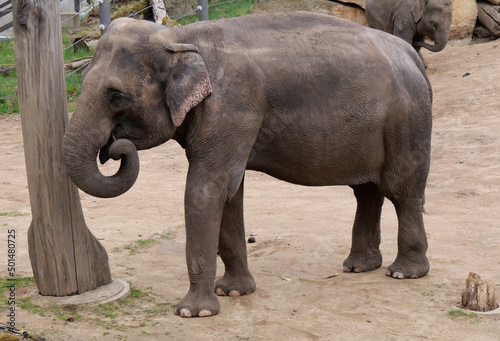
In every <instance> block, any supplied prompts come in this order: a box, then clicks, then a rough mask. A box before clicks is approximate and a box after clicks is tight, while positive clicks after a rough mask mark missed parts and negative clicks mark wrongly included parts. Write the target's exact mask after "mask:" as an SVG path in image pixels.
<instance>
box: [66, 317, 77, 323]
mask: <svg viewBox="0 0 500 341" xmlns="http://www.w3.org/2000/svg"><path fill="white" fill-rule="evenodd" d="M66 321H68V322H75V318H74V317H73V316H70V317H68V318H67V319H66Z"/></svg>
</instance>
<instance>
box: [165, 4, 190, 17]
mask: <svg viewBox="0 0 500 341" xmlns="http://www.w3.org/2000/svg"><path fill="white" fill-rule="evenodd" d="M196 6H198V2H197V1H196V0H190V1H187V0H165V8H166V9H167V13H168V16H169V17H170V19H176V18H178V17H180V16H182V15H184V14H186V13H189V12H191V11H193V10H194V9H195V8H196Z"/></svg>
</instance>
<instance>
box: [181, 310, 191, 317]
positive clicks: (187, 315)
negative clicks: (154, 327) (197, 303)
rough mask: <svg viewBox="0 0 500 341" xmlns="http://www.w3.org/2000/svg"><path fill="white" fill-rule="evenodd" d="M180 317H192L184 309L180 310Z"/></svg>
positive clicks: (188, 311)
mask: <svg viewBox="0 0 500 341" xmlns="http://www.w3.org/2000/svg"><path fill="white" fill-rule="evenodd" d="M180 315H181V317H191V316H192V314H191V311H190V310H189V309H186V308H182V309H181V313H180Z"/></svg>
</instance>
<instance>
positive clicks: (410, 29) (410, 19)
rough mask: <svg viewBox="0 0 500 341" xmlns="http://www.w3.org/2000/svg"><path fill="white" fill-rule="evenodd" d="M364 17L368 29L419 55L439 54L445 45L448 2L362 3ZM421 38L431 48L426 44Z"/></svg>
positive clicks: (394, 0)
mask: <svg viewBox="0 0 500 341" xmlns="http://www.w3.org/2000/svg"><path fill="white" fill-rule="evenodd" d="M365 13H366V21H367V22H368V26H369V27H372V28H376V29H379V30H382V31H385V32H388V33H391V34H394V35H395V36H397V37H400V38H401V39H403V40H405V41H406V42H408V43H409V44H411V45H412V46H413V47H414V48H415V50H417V52H418V53H419V54H420V49H421V48H422V47H424V48H426V49H427V50H429V51H431V52H439V51H441V50H443V49H444V48H445V47H446V44H447V43H448V35H449V33H450V26H451V21H452V4H451V0H366V10H365ZM425 38H429V39H431V40H432V41H434V45H431V44H428V43H426V42H425ZM420 57H421V58H422V60H423V57H422V55H421V54H420ZM424 63H425V61H424Z"/></svg>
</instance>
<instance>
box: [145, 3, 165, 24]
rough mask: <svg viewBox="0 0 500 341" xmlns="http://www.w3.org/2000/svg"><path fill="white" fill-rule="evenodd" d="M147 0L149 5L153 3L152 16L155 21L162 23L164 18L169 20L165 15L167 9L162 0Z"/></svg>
mask: <svg viewBox="0 0 500 341" xmlns="http://www.w3.org/2000/svg"><path fill="white" fill-rule="evenodd" d="M149 2H150V3H151V5H153V16H154V19H155V23H157V24H160V25H162V23H163V19H164V18H167V20H170V18H169V17H168V15H167V10H166V9H165V4H164V3H163V0H149Z"/></svg>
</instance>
